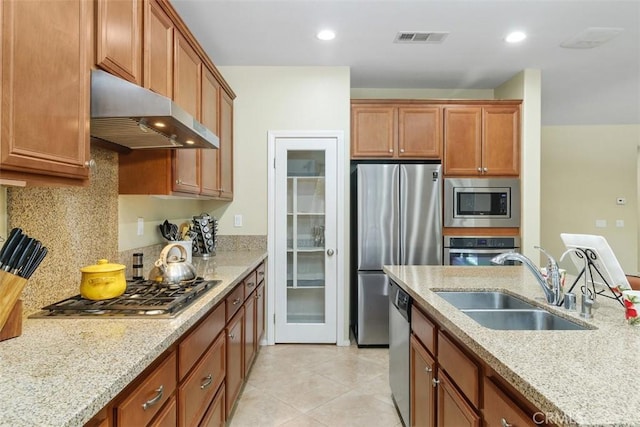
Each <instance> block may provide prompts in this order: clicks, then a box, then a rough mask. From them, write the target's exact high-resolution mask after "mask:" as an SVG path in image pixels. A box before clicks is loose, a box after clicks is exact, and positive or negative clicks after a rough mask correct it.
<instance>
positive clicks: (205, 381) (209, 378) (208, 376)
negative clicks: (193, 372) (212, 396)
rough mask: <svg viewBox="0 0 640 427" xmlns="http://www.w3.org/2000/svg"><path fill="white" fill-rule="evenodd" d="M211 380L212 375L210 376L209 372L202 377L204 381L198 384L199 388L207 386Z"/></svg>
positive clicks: (202, 388)
mask: <svg viewBox="0 0 640 427" xmlns="http://www.w3.org/2000/svg"><path fill="white" fill-rule="evenodd" d="M212 382H213V377H212V376H211V374H209V375H207V376H206V377H205V379H204V382H203V383H202V384H200V390H204V389H205V388H207V387H209V386H210V385H211V383H212Z"/></svg>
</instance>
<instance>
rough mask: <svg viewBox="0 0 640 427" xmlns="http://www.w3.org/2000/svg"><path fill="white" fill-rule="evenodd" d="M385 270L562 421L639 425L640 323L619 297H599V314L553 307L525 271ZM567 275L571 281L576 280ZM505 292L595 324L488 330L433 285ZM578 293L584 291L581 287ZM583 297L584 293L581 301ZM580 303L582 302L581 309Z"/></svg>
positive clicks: (498, 268) (553, 418)
mask: <svg viewBox="0 0 640 427" xmlns="http://www.w3.org/2000/svg"><path fill="white" fill-rule="evenodd" d="M384 270H385V272H386V273H387V274H388V275H389V276H390V277H391V278H392V279H393V280H394V281H395V282H397V283H398V284H399V285H400V286H401V287H402V288H403V289H405V290H406V291H407V292H408V293H409V294H410V295H411V296H412V297H413V298H414V300H415V302H416V303H417V304H418V305H419V306H421V307H422V308H424V310H425V311H426V312H427V313H429V314H430V315H431V316H432V317H433V318H435V319H436V320H437V321H438V322H440V323H441V324H442V325H443V326H444V327H445V328H446V329H447V330H449V331H450V332H451V333H452V334H453V335H454V336H455V337H457V338H458V339H459V340H460V341H462V342H463V343H464V344H465V345H467V346H468V347H469V348H470V349H471V350H472V351H474V352H475V353H476V354H477V355H478V356H479V357H480V358H481V359H483V360H484V361H485V362H486V363H487V364H488V365H489V366H491V367H492V368H493V369H495V370H496V372H498V373H499V374H500V375H501V376H502V377H504V378H505V379H506V380H507V381H508V382H509V383H511V384H512V385H513V386H514V387H515V388H516V389H517V390H519V391H520V392H521V393H522V394H523V395H524V396H525V397H527V398H528V399H529V400H530V401H531V402H532V403H533V404H535V405H536V406H537V407H538V408H539V409H540V410H541V411H542V412H543V413H546V414H547V415H548V416H549V420H550V421H551V422H554V423H556V424H559V425H580V426H602V425H617V426H622V425H625V426H637V425H640V393H638V390H637V379H638V378H640V327H633V326H630V325H628V324H627V323H626V322H625V320H624V309H623V307H622V306H621V305H620V304H619V303H618V302H617V301H615V300H612V299H608V298H603V297H601V296H599V297H597V299H596V305H595V309H594V311H593V313H594V316H593V318H592V319H590V320H588V321H585V320H584V319H582V318H581V317H580V316H579V314H578V312H568V311H567V310H564V309H563V308H558V307H555V308H554V307H550V306H548V305H547V304H546V303H545V302H544V298H543V292H542V289H540V286H539V285H538V283H537V282H536V281H535V279H534V278H533V275H532V274H531V272H529V271H528V270H527V269H526V268H524V267H522V266H519V267H503V266H492V267H453V266H452V267H448V266H447V267H441V266H386V267H385V268H384ZM573 279H575V278H573V277H570V276H567V281H566V283H567V285H570V284H571V283H573ZM463 289H467V290H503V291H505V292H507V293H510V294H514V295H519V296H522V297H524V298H525V299H527V300H529V301H534V302H535V303H537V304H538V305H540V306H542V307H545V308H547V309H549V310H550V311H553V312H554V313H557V314H559V315H561V316H563V317H568V318H571V319H572V320H574V321H576V322H578V323H582V324H588V325H590V326H591V327H594V328H596V329H592V330H584V331H500V330H492V329H487V328H485V327H483V326H481V325H480V324H478V323H476V322H475V321H474V320H472V319H471V318H470V317H468V316H466V315H465V314H464V313H462V312H461V311H459V310H458V309H456V308H455V307H453V306H452V305H450V304H449V303H447V302H446V301H445V300H444V299H442V298H440V297H439V296H438V295H436V294H435V293H434V292H433V291H434V290H463ZM574 292H576V293H579V292H580V291H579V286H578V285H576V288H575V289H574ZM578 300H579V298H578ZM579 306H580V302H578V309H579Z"/></svg>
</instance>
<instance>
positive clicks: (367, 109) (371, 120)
mask: <svg viewBox="0 0 640 427" xmlns="http://www.w3.org/2000/svg"><path fill="white" fill-rule="evenodd" d="M396 115H397V111H396V109H395V108H394V107H393V106H387V105H375V104H361V105H352V106H351V157H352V158H367V157H382V158H391V157H393V155H394V148H395V147H396V145H397V139H398V128H397V119H396Z"/></svg>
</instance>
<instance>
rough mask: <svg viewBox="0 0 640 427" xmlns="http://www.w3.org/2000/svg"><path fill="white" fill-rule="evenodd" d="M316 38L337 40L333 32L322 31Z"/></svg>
mask: <svg viewBox="0 0 640 427" xmlns="http://www.w3.org/2000/svg"><path fill="white" fill-rule="evenodd" d="M316 37H317V38H318V39H320V40H325V41H327V40H333V39H335V38H336V33H334V32H333V31H332V30H322V31H319V32H318V34H316Z"/></svg>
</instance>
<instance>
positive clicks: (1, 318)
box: [0, 271, 27, 341]
mask: <svg viewBox="0 0 640 427" xmlns="http://www.w3.org/2000/svg"><path fill="white" fill-rule="evenodd" d="M26 284H27V279H24V278H22V277H18V276H16V275H13V274H11V273H7V272H5V271H0V341H4V340H7V339H9V338H15V337H17V336H20V334H21V333H22V301H20V300H19V298H20V294H21V293H22V290H23V289H24V287H25V285H26Z"/></svg>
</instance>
